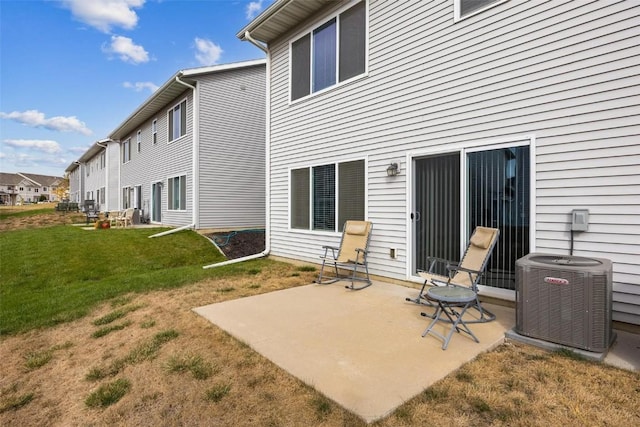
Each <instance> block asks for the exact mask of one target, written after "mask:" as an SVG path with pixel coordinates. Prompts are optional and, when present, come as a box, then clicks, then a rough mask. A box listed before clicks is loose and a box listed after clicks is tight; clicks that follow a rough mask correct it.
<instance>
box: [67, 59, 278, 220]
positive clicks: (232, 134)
mask: <svg viewBox="0 0 640 427" xmlns="http://www.w3.org/2000/svg"><path fill="white" fill-rule="evenodd" d="M265 64H266V62H265V61H264V60H255V61H246V62H239V63H234V64H224V65H215V66H210V67H202V68H194V69H188V70H182V71H179V72H177V73H176V74H175V75H174V76H172V77H171V78H170V79H169V80H168V81H167V82H166V83H165V84H164V85H162V87H160V88H159V89H158V90H157V91H156V92H155V93H154V94H153V95H152V96H151V97H149V98H148V99H147V100H146V101H145V102H144V103H143V104H142V105H141V106H140V107H138V109H136V110H135V111H134V112H133V113H131V115H129V117H128V118H127V119H125V120H124V121H123V122H122V124H120V125H119V126H118V127H117V128H116V129H115V130H113V131H112V132H111V134H110V135H109V137H108V138H107V139H105V140H102V141H98V142H96V143H95V144H94V145H92V146H91V148H90V149H89V150H87V152H86V153H85V154H84V155H83V156H82V157H81V158H80V159H79V160H78V162H74V163H73V164H72V165H70V166H69V167H68V168H67V172H69V173H70V174H71V173H74V174H75V175H74V179H73V180H72V182H73V183H74V184H72V189H73V191H72V193H73V194H79V195H80V197H81V200H78V201H82V200H85V199H94V200H96V201H97V202H98V203H99V206H100V210H102V211H111V210H118V209H127V208H137V209H139V212H140V214H139V215H140V218H142V219H145V220H148V221H150V222H151V223H152V224H163V225H171V226H188V225H191V226H192V227H194V228H198V229H199V228H218V229H224V228H252V227H264V224H265V166H264V156H265V99H266V94H265V87H266V85H265V68H266V65H265ZM80 166H81V167H80ZM76 178H78V181H76Z"/></svg>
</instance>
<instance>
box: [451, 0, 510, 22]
mask: <svg viewBox="0 0 640 427" xmlns="http://www.w3.org/2000/svg"><path fill="white" fill-rule="evenodd" d="M505 1H507V0H454V2H455V3H454V5H455V7H454V10H455V12H454V13H455V18H456V19H462V18H466V17H467V16H471V15H475V14H476V13H479V12H481V11H483V10H485V9H488V8H489V7H491V6H495V5H497V4H499V3H504V2H505Z"/></svg>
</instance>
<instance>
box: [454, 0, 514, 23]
mask: <svg viewBox="0 0 640 427" xmlns="http://www.w3.org/2000/svg"><path fill="white" fill-rule="evenodd" d="M463 1H464V0H453V22H458V21H463V20H465V19H467V18H471V17H472V16H476V15H478V14H480V13H482V12H484V11H486V10H489V9H491V8H493V7H496V6H498V5H501V4H502V3H506V2H508V1H509V0H495V1H494V2H493V3H490V4H487V5H485V6H482V7H480V8H479V9H476V10H474V11H473V12H470V13H467V14H466V15H461V14H460V13H461V11H462V2H463Z"/></svg>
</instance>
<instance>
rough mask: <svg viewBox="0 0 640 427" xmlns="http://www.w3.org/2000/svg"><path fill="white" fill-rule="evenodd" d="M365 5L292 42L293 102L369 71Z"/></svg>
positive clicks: (340, 15) (354, 8)
mask: <svg viewBox="0 0 640 427" xmlns="http://www.w3.org/2000/svg"><path fill="white" fill-rule="evenodd" d="M366 26H367V23H366V4H365V2H364V1H362V2H360V3H358V4H356V5H355V6H353V7H351V8H349V9H347V10H345V11H343V12H342V13H339V14H338V15H337V16H335V17H333V18H331V19H329V20H328V21H326V22H324V23H322V24H321V25H319V26H318V27H315V28H314V29H313V30H311V31H310V32H309V33H306V34H304V35H303V36H302V37H300V38H298V39H297V40H295V41H293V42H292V43H291V100H292V101H293V100H296V99H299V98H302V97H304V96H307V95H310V94H311V93H314V92H318V91H321V90H323V89H326V88H328V87H331V86H335V85H336V84H339V83H341V82H344V81H346V80H349V79H351V78H352V77H355V76H358V75H360V74H364V73H365V71H366V38H367V31H366Z"/></svg>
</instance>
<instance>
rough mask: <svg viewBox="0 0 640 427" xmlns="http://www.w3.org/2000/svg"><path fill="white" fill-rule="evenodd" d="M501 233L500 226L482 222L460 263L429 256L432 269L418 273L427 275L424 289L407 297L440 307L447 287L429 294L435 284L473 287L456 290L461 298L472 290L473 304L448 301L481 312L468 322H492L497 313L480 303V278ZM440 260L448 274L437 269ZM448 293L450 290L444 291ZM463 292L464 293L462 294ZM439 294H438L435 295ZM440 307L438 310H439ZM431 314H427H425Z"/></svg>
mask: <svg viewBox="0 0 640 427" xmlns="http://www.w3.org/2000/svg"><path fill="white" fill-rule="evenodd" d="M499 234H500V230H498V229H497V228H488V227H481V226H478V227H476V229H475V230H474V232H473V234H472V235H471V238H470V239H469V245H468V246H467V249H466V250H465V252H464V255H463V257H462V260H461V261H460V263H459V264H457V265H456V264H452V263H451V262H450V261H448V260H442V259H440V258H429V259H428V261H429V271H419V272H418V275H419V276H420V277H423V278H424V279H425V280H424V283H423V285H422V289H420V293H419V294H418V296H417V297H416V298H406V300H407V301H410V302H414V303H416V304H424V305H427V306H432V307H433V306H436V307H437V308H438V309H440V308H441V307H440V302H441V301H440V299H438V298H443V296H442V294H440V292H443V291H433V292H431V294H429V291H430V290H431V288H432V287H434V286H435V287H441V286H456V287H463V288H466V289H468V290H470V291H471V293H470V292H467V291H456V292H457V295H458V298H462V299H463V300H464V299H466V298H467V297H470V296H471V295H472V294H473V296H474V298H473V301H472V304H470V306H469V307H466V308H465V306H466V305H467V302H466V301H457V302H456V301H449V302H447V304H449V305H452V306H453V305H458V306H460V307H462V308H463V309H464V310H465V311H466V309H467V308H474V309H476V310H477V311H478V312H479V313H480V316H479V318H478V319H472V320H466V321H465V323H484V322H490V321H492V320H494V319H495V318H496V316H495V315H494V314H493V313H491V312H490V311H487V310H485V309H483V308H482V305H481V304H480V300H479V298H478V283H479V282H480V278H481V277H482V274H483V273H484V271H485V269H486V268H487V263H488V262H489V257H490V256H491V252H492V251H493V248H494V247H495V245H496V242H497V241H498V235H499ZM438 263H444V264H445V267H446V270H447V275H446V276H443V275H439V274H436V273H434V270H435V267H436V265H437V264H438ZM444 292H445V293H447V292H449V291H444ZM461 295H464V297H462V296H461ZM434 296H435V298H434ZM436 311H437V310H436ZM423 315H425V316H427V315H426V314H423ZM428 317H431V318H433V319H435V318H436V317H438V314H437V313H434V314H433V315H429V316H428Z"/></svg>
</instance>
